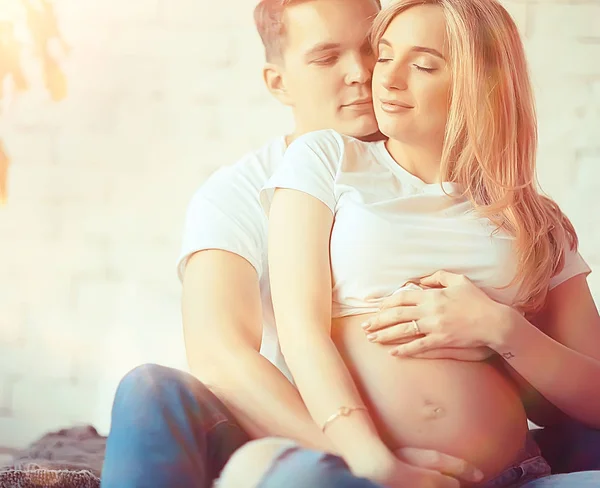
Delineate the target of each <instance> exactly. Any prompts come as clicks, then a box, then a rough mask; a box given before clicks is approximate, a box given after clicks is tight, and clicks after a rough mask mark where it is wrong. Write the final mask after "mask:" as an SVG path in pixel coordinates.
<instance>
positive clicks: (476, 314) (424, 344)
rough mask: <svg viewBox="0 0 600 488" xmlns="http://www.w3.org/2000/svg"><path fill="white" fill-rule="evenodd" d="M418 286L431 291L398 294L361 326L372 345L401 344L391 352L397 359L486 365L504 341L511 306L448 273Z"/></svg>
mask: <svg viewBox="0 0 600 488" xmlns="http://www.w3.org/2000/svg"><path fill="white" fill-rule="evenodd" d="M417 284H419V285H422V286H426V287H428V288H426V289H424V290H403V291H399V292H397V293H395V294H394V295H393V296H391V297H390V298H388V299H387V300H385V301H384V302H383V306H382V309H381V311H380V312H379V313H378V314H377V315H375V316H373V317H371V318H370V319H369V320H368V321H367V322H366V323H365V324H363V328H364V330H365V332H366V333H367V338H368V339H369V340H370V341H372V342H375V343H381V344H394V343H395V344H398V343H401V344H400V345H399V346H397V347H395V348H393V349H391V350H390V352H391V354H393V355H397V356H412V357H421V358H452V359H462V360H483V359H486V358H487V357H489V356H490V355H491V354H493V351H492V349H490V347H491V346H492V345H494V344H498V343H499V342H500V341H499V339H498V338H499V337H500V336H501V335H502V334H503V330H502V329H503V324H505V323H509V321H508V320H506V321H505V320H504V317H505V315H507V313H506V312H507V310H509V308H508V307H506V306H505V305H502V304H500V303H498V302H495V301H494V300H492V299H491V298H490V297H488V296H487V295H486V294H485V292H483V291H482V290H480V289H479V288H478V287H477V286H475V285H474V284H473V283H472V282H471V281H470V280H469V279H468V278H466V277H465V276H462V275H457V274H454V273H449V272H447V271H438V272H436V273H434V274H433V275H431V276H427V277H425V278H422V279H421V280H419V281H418V282H417ZM459 351H460V352H459ZM465 351H470V352H469V353H465ZM455 352H456V354H454V353H455ZM461 356H462V357H461Z"/></svg>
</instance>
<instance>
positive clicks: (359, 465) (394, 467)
mask: <svg viewBox="0 0 600 488" xmlns="http://www.w3.org/2000/svg"><path fill="white" fill-rule="evenodd" d="M349 465H350V469H351V470H352V472H353V473H354V474H355V475H356V476H360V477H362V478H368V479H370V480H372V481H374V482H376V483H379V484H381V485H383V486H385V487H387V488H413V487H419V488H459V487H460V480H463V481H467V482H477V481H481V480H482V478H483V474H482V473H480V472H479V471H478V470H477V469H476V468H474V467H472V466H470V465H469V464H468V463H467V462H465V461H462V460H460V459H457V458H454V457H452V456H447V455H444V454H441V453H437V452H435V451H430V450H426V449H417V448H404V449H400V450H399V451H397V452H396V455H393V454H391V453H390V455H387V456H381V455H378V456H373V457H371V458H370V459H363V460H355V461H354V462H349Z"/></svg>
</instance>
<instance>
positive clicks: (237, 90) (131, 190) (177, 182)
mask: <svg viewBox="0 0 600 488" xmlns="http://www.w3.org/2000/svg"><path fill="white" fill-rule="evenodd" d="M55 4H56V7H57V13H58V17H59V20H60V24H61V26H62V31H63V33H64V36H65V38H66V39H67V42H68V43H69V44H70V45H71V47H72V52H71V54H70V56H69V58H68V59H67V61H66V64H65V69H66V72H67V76H68V79H69V85H70V86H69V95H68V98H67V99H66V100H65V101H63V102H61V103H59V104H53V103H51V102H50V101H49V100H48V97H47V95H46V94H45V93H44V92H43V90H42V89H41V87H40V86H34V88H33V90H32V91H31V92H29V93H27V94H25V95H24V96H21V97H20V98H18V99H16V100H14V101H13V102H12V103H11V104H10V106H8V107H5V110H4V112H3V114H2V115H1V116H0V127H1V128H0V131H1V134H2V138H3V140H4V141H5V144H6V146H7V149H8V150H9V152H10V155H11V157H12V160H13V165H12V167H11V170H10V200H9V205H8V206H6V207H5V208H0V445H9V446H21V445H24V444H26V443H28V442H30V441H32V440H33V439H34V438H36V437H38V436H39V435H41V434H42V433H43V432H44V431H46V430H48V429H52V428H56V427H61V426H65V425H70V424H73V423H76V422H90V423H93V424H94V425H96V426H97V427H98V428H99V429H100V430H101V431H103V432H106V431H107V429H108V426H109V412H110V406H111V402H112V395H113V393H114V389H115V388H116V385H117V383H118V380H119V378H120V377H121V376H122V375H123V374H124V373H125V372H126V371H127V370H129V369H130V368H132V367H133V366H135V365H137V364H139V363H142V362H147V361H154V362H159V363H162V364H166V365H171V366H177V367H185V358H184V353H183V344H182V333H181V321H180V313H179V291H180V288H179V283H178V281H177V278H176V275H175V268H174V264H175V260H176V257H177V253H178V246H179V241H180V233H181V228H182V222H183V217H184V211H185V207H186V205H187V202H188V199H189V197H190V196H191V194H192V192H193V191H194V190H195V189H196V187H197V186H198V185H200V184H201V183H202V181H203V180H204V179H205V178H206V177H207V175H209V174H210V173H211V172H212V171H213V170H214V169H216V168H217V167H219V166H221V165H224V164H229V163H232V162H233V161H235V160H236V159H237V158H238V157H239V156H240V155H242V154H243V153H244V152H246V151H248V150H250V149H252V148H256V147H258V146H260V145H261V144H262V143H263V142H264V141H265V140H266V139H267V138H269V137H271V136H274V135H276V134H280V133H281V132H282V128H283V129H284V130H287V129H289V128H290V127H291V121H290V117H289V114H288V113H287V112H286V110H284V109H283V108H282V107H280V106H278V105H277V104H276V102H275V101H273V100H272V99H271V98H270V96H269V95H268V93H267V91H266V89H264V87H263V85H262V80H261V71H260V70H261V64H262V51H261V48H260V44H259V40H258V36H257V35H256V33H255V32H254V27H253V24H252V9H253V1H250V0H236V2H235V5H228V6H225V5H221V4H217V3H215V2H209V1H208V0H178V1H177V2H173V1H170V0H127V1H126V2H123V1H117V0H86V1H85V2H82V1H81V0H55ZM505 4H506V6H507V7H508V8H509V10H510V11H511V13H512V14H513V16H514V17H515V19H516V21H517V23H518V24H519V27H520V28H521V31H522V33H523V35H524V36H525V42H526V45H527V50H528V55H529V60H530V63H531V69H532V73H533V79H534V83H535V89H536V94H537V97H538V107H539V119H540V121H539V123H540V137H541V147H540V153H539V173H540V180H541V182H542V185H543V187H544V188H545V190H546V191H547V193H549V194H550V195H551V196H552V197H554V198H555V199H556V200H557V201H558V202H559V203H560V204H561V205H562V206H563V209H564V210H565V211H566V212H567V213H568V215H569V216H570V217H571V218H572V220H573V222H574V224H575V226H576V228H577V230H578V232H579V235H580V239H581V252H582V254H583V255H584V257H585V258H586V259H587V260H588V262H589V263H590V264H591V266H592V268H593V269H594V270H595V271H596V273H593V274H592V275H591V276H590V278H589V282H590V285H591V287H592V289H593V292H594V294H595V297H596V301H597V303H599V304H600V272H598V271H600V226H598V225H596V226H594V225H593V224H594V223H598V222H599V221H598V216H597V210H595V211H594V209H597V208H598V206H599V204H600V196H599V195H600V183H599V181H600V2H599V1H597V0H580V1H577V0H571V1H567V0H564V1H558V0H539V1H534V0H521V1H518V0H513V1H506V2H505ZM215 5H219V6H215ZM35 66H36V65H34V64H32V65H31V66H30V70H31V72H32V74H33V75H35V70H36V67H35ZM34 81H35V79H34ZM37 83H39V81H38V82H37Z"/></svg>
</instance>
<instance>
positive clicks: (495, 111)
mask: <svg viewBox="0 0 600 488" xmlns="http://www.w3.org/2000/svg"><path fill="white" fill-rule="evenodd" d="M372 38H373V46H374V49H375V50H376V53H377V56H378V61H377V65H376V67H375V70H374V73H373V84H372V86H373V101H374V106H375V114H376V116H377V121H378V124H379V127H380V130H381V132H382V133H383V134H384V135H386V136H387V137H388V138H389V139H388V140H387V141H382V142H376V143H367V142H361V141H358V140H356V139H353V138H350V137H346V136H342V135H340V134H338V133H336V132H334V131H320V132H315V133H311V134H308V135H306V136H304V137H301V138H300V139H298V140H296V141H295V142H294V143H292V144H291V146H290V147H289V149H288V150H287V153H286V156H285V159H284V162H283V164H282V166H281V167H280V168H279V170H278V171H277V173H276V174H275V175H274V176H273V178H272V179H271V181H270V183H269V185H268V187H267V188H265V189H264V190H263V193H262V200H263V204H264V206H265V208H266V210H267V211H268V212H269V215H270V230H269V233H270V236H269V262H270V273H271V282H272V295H273V304H274V309H275V315H276V319H277V326H278V331H279V336H280V342H281V347H282V351H283V353H284V356H285V358H286V360H287V363H288V365H289V367H290V370H291V372H292V374H293V376H294V380H295V382H296V384H297V387H298V389H299V391H300V393H301V395H302V397H303V399H304V401H305V403H306V405H307V407H308V409H309V411H310V413H311V415H312V417H313V418H314V420H315V422H316V423H317V424H319V425H320V426H321V427H322V429H323V430H324V432H325V433H326V434H327V435H328V437H329V439H330V440H331V446H332V449H331V452H332V453H335V454H337V455H338V456H339V458H338V459H340V462H341V460H342V459H343V463H344V466H348V467H349V470H350V471H351V472H352V473H353V475H351V474H350V471H348V476H351V477H352V479H355V480H356V479H357V478H354V476H357V477H363V478H367V479H369V480H371V481H372V482H375V483H378V484H380V485H382V486H393V487H395V486H398V487H399V486H406V487H417V488H418V487H420V486H454V484H455V483H456V481H455V480H454V479H450V478H448V477H445V476H443V475H442V474H437V473H435V474H432V473H431V472H426V471H424V470H420V469H418V468H414V467H409V466H407V465H406V464H404V463H402V462H401V461H400V460H399V458H398V457H397V456H396V455H395V451H396V450H397V449H399V448H401V447H404V446H410V447H417V448H423V449H433V450H436V451H439V452H444V453H447V454H450V455H453V456H456V457H458V458H461V459H465V460H466V461H468V462H469V463H471V464H473V465H475V466H477V467H478V468H479V469H481V471H482V472H483V479H482V480H481V481H480V484H481V486H489V487H507V486H523V483H527V482H529V481H531V480H533V479H536V478H542V477H545V476H548V475H549V473H550V470H549V467H548V465H547V463H545V461H544V460H543V458H542V457H541V456H540V454H539V450H538V449H537V446H536V445H535V443H534V442H533V441H532V440H531V439H530V437H529V435H528V426H527V416H526V413H525V410H524V407H523V404H522V402H521V400H520V398H519V395H518V392H517V391H516V389H515V386H514V383H513V382H512V381H511V379H510V378H509V376H508V375H507V374H505V373H503V372H502V370H501V369H499V368H497V367H495V366H494V365H493V364H492V363H490V362H486V361H481V362H467V361H456V360H445V359H437V360H433V359H427V358H422V357H418V353H419V352H422V351H424V350H425V349H427V348H429V349H431V348H433V347H439V348H442V347H454V348H461V347H487V348H490V349H492V350H494V351H495V352H497V353H499V354H501V355H503V356H504V357H505V358H506V359H507V360H508V361H511V362H510V363H509V364H511V366H512V367H513V368H514V369H515V370H516V371H517V372H518V373H519V374H521V375H522V376H523V377H525V378H526V379H528V380H529V381H530V383H532V385H533V386H534V387H536V388H537V389H538V390H539V391H540V393H542V395H544V396H545V397H546V398H547V399H548V400H550V401H551V402H553V403H554V404H555V405H556V406H557V407H558V408H560V409H562V410H564V411H565V412H566V413H568V414H569V415H571V416H573V417H575V418H577V419H579V420H581V421H583V422H586V423H588V424H589V425H593V426H599V425H600V348H599V347H598V344H600V319H599V317H598V312H597V310H596V308H595V306H594V304H593V301H592V300H591V299H588V297H589V296H590V294H589V290H588V288H587V284H586V281H585V276H586V275H587V274H588V273H589V271H590V270H589V268H588V266H587V265H586V264H585V262H584V261H583V259H582V258H581V256H580V255H579V254H578V252H577V250H576V249H577V237H576V235H575V231H574V229H573V227H572V225H571V224H570V222H569V220H568V219H567V218H566V217H565V216H564V215H563V214H562V212H561V211H560V209H559V208H558V207H557V205H556V204H555V203H554V202H552V201H551V200H549V199H548V198H546V197H543V196H541V195H540V194H539V193H538V192H537V190H536V187H535V158H536V142H537V141H536V119H535V111H534V105H533V96H532V93H531V87H530V83H529V79H528V75H527V66H526V63H525V55H524V51H523V47H522V44H521V40H520V38H519V35H518V32H517V29H516V27H515V25H514V22H513V21H512V19H511V18H510V16H509V15H508V13H507V12H506V11H505V9H504V8H503V7H502V6H501V5H500V4H499V3H498V2H496V1H494V0H400V1H396V2H394V3H393V4H392V5H391V6H389V7H387V8H386V9H384V10H383V11H382V12H381V13H380V14H379V16H378V17H377V19H376V20H375V23H374V28H373V36H372ZM440 269H444V270H447V273H441V274H437V275H434V277H430V276H431V275H432V274H434V273H435V272H436V271H437V270H440ZM427 277H429V278H427ZM403 280H404V281H405V283H406V285H405V286H403V287H402V288H401V289H399V290H398V289H396V285H397V283H398V282H399V281H400V282H402V281H403ZM429 287H433V289H428V288H429ZM450 293H462V294H464V295H467V296H468V297H469V300H468V301H467V302H468V305H469V307H472V310H467V309H465V310H459V311H458V312H457V313H454V315H452V313H451V312H452V310H450V308H449V307H450V305H449V303H450V302H448V301H444V299H445V298H447V297H448V296H449V294H450ZM549 295H551V297H552V304H553V305H552V307H549V306H547V305H546V304H547V303H548V301H547V299H548V296H549ZM464 302H465V300H463V303H464ZM382 307H384V308H385V307H393V310H395V311H396V312H395V313H396V317H395V321H396V323H398V324H399V325H398V327H397V328H396V329H395V330H396V332H395V333H396V334H397V338H398V339H399V340H400V341H401V342H407V343H406V344H405V345H401V346H398V345H395V346H394V345H383V344H380V343H378V340H377V330H378V321H377V320H375V315H374V314H375V313H377V312H379V311H380V309H381V308H382ZM444 307H446V309H445V310H444V309H443V308H444ZM382 315H383V314H382ZM440 316H444V317H445V320H440V319H439V318H440ZM378 317H381V315H378ZM461 317H463V319H461ZM525 317H527V319H528V320H526V318H525ZM540 318H543V323H544V326H545V329H544V331H543V332H545V334H544V333H542V332H541V331H540V330H539V329H537V328H536V327H535V326H534V325H533V324H532V322H533V323H535V324H537V323H540V320H539V319H540ZM365 328H366V329H367V330H368V332H370V334H369V336H368V337H366V336H365V332H364V330H363V329H365ZM398 331H400V332H398ZM373 334H374V335H373ZM561 343H562V344H561ZM583 400H585V401H583ZM246 451H247V452H251V451H252V447H251V446H250V447H249V448H248V449H246ZM301 455H302V450H300V449H299V448H294V447H291V448H290V447H288V448H286V449H285V450H284V451H283V452H281V453H278V454H277V455H276V456H275V457H276V460H275V462H274V463H273V465H272V466H271V470H270V471H269V474H268V475H267V476H266V477H265V478H264V479H263V480H262V481H261V483H262V484H263V485H264V486H269V487H271V486H278V485H275V484H269V483H272V481H271V482H270V481H269V479H271V480H272V479H273V478H272V477H273V476H274V475H275V474H276V473H277V470H279V471H280V472H284V470H285V466H286V463H293V459H294V456H301ZM240 456H241V454H240ZM297 459H299V458H297ZM238 460H239V458H238ZM234 462H235V458H234V461H232V464H234ZM242 462H243V460H242ZM230 468H231V469H233V468H234V466H231V467H230ZM270 477H271V478H270ZM371 481H369V483H371ZM596 482H597V483H600V478H596ZM223 483H224V484H227V469H226V473H225V478H224V480H223ZM444 483H445V484H444ZM286 486H298V485H293V484H292V482H291V481H290V482H289V483H286ZM314 486H317V485H314ZM340 486H341V485H340ZM347 486H362V485H352V484H348V485H347ZM365 486H374V485H373V484H369V485H365ZM578 486H582V485H581V483H579V484H578Z"/></svg>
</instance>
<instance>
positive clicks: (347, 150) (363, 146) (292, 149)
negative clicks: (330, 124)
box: [287, 129, 375, 168]
mask: <svg viewBox="0 0 600 488" xmlns="http://www.w3.org/2000/svg"><path fill="white" fill-rule="evenodd" d="M374 144H375V143H374V142H365V141H362V140H360V139H357V138H356V137H353V136H349V135H346V134H341V133H340V132H337V131H335V130H333V129H323V130H318V131H313V132H308V133H306V134H303V135H302V136H300V137H298V138H297V139H295V140H294V141H293V142H292V143H291V144H290V146H289V147H288V150H287V157H288V158H294V159H296V158H302V159H304V160H306V158H307V157H308V158H315V159H319V160H321V161H322V162H328V163H329V164H330V165H334V166H337V167H338V168H339V167H340V166H342V165H343V162H344V161H345V160H346V159H355V158H356V157H363V156H364V154H365V152H366V151H367V150H368V149H369V148H370V147H371V146H372V145H374Z"/></svg>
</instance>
